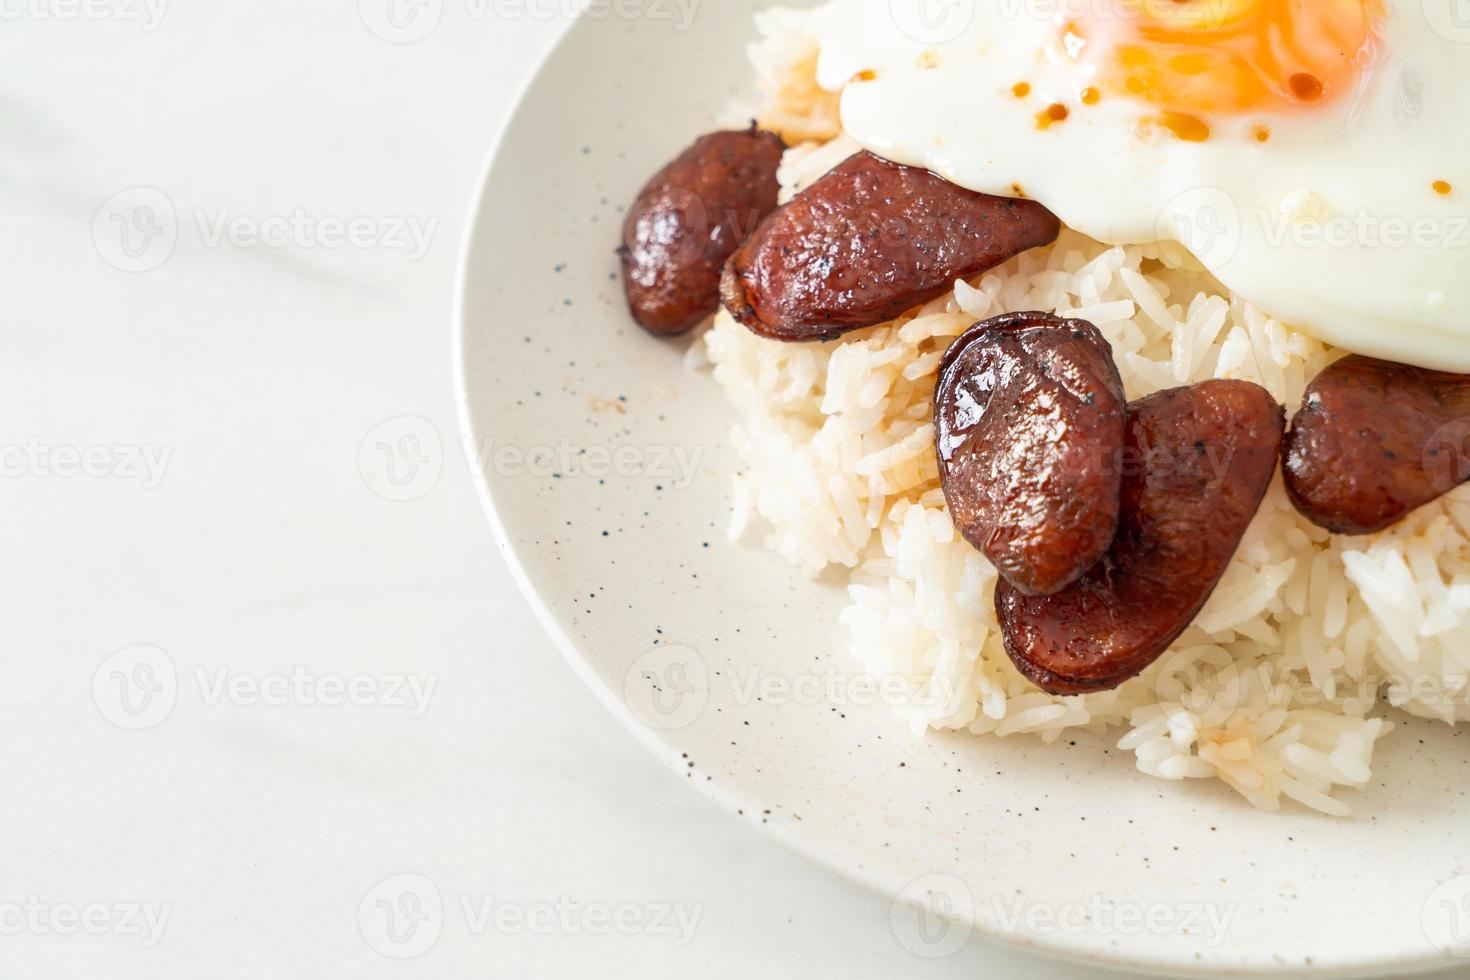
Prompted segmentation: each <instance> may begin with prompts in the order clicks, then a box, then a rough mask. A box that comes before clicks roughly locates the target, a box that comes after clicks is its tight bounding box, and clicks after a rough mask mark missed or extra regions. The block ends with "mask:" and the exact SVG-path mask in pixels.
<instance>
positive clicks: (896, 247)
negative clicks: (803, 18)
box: [721, 153, 1061, 341]
mask: <svg viewBox="0 0 1470 980" xmlns="http://www.w3.org/2000/svg"><path fill="white" fill-rule="evenodd" d="M1060 230H1061V225H1060V223H1059V222H1058V221H1057V219H1056V218H1055V217H1054V216H1053V215H1052V213H1051V212H1050V211H1048V210H1046V208H1044V207H1042V206H1041V205H1039V204H1037V203H1036V202H1034V201H1020V200H1013V199H1011V198H1005V197H990V196H989V195H986V194H976V193H974V192H973V191H967V190H965V189H964V188H963V187H959V186H957V185H955V184H952V183H950V182H949V181H947V180H945V179H944V178H943V177H939V176H936V175H935V174H932V173H930V172H929V171H927V170H922V169H919V168H916V167H905V166H901V165H899V164H896V163H889V162H888V161H887V160H883V159H880V158H878V157H875V156H873V155H872V154H871V153H859V154H857V155H856V156H853V157H850V158H849V159H848V160H846V161H845V162H843V163H841V164H839V165H838V166H837V167H836V168H835V169H834V170H832V171H831V172H830V173H828V174H827V175H826V176H825V177H823V178H822V179H821V180H819V181H817V182H816V183H815V184H813V185H812V186H810V187H808V188H807V189H806V190H805V191H803V192H802V193H801V194H799V195H797V196H796V198H795V199H794V200H792V201H791V202H790V203H789V204H787V205H785V206H784V207H782V208H781V209H780V210H778V211H776V213H775V214H772V215H771V216H770V217H768V218H766V220H765V221H763V222H761V224H760V227H759V228H757V229H756V230H755V233H754V234H752V235H751V237H750V238H749V239H748V240H747V241H746V243H745V244H744V245H742V246H741V247H740V249H739V251H737V252H736V253H735V254H734V255H733V256H732V257H731V259H730V264H729V265H728V266H727V267H726V269H725V279H724V282H723V283H722V285H721V293H722V295H723V299H724V301H725V308H726V309H727V310H729V311H730V313H731V314H732V315H733V316H734V317H735V319H737V320H739V321H740V322H741V323H743V324H745V325H746V326H747V327H749V328H750V329H751V330H753V331H754V332H755V333H758V334H760V335H762V336H764V337H770V338H773V339H775V340H792V341H801V340H830V339H831V338H833V337H836V336H838V335H840V334H842V333H845V332H846V331H848V330H856V329H858V328H859V327H871V326H873V325H874V324H877V323H882V322H883V321H884V320H891V319H893V318H894V317H896V316H898V315H899V314H900V313H902V312H904V311H905V310H907V309H910V308H911V307H914V306H917V305H919V304H921V303H927V302H928V301H929V300H931V299H934V298H935V297H936V296H939V295H942V294H943V293H944V292H945V291H946V290H948V289H951V288H953V287H954V281H955V280H956V279H965V278H969V277H970V276H974V275H977V274H979V273H981V272H984V271H985V270H986V269H989V268H991V267H992V266H996V265H999V264H1000V263H1002V262H1004V261H1006V260H1007V259H1009V258H1011V257H1012V256H1014V255H1017V254H1019V253H1021V252H1024V251H1026V250H1027V249H1028V248H1035V247H1036V246H1038V245H1047V244H1050V243H1051V242H1053V241H1055V240H1056V237H1057V234H1058V233H1059V232H1060Z"/></svg>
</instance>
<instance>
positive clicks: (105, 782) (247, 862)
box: [0, 0, 1087, 980]
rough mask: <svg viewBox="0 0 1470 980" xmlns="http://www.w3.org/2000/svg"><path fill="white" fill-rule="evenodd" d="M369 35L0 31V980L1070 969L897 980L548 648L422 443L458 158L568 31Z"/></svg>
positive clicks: (883, 922) (107, 23)
mask: <svg viewBox="0 0 1470 980" xmlns="http://www.w3.org/2000/svg"><path fill="white" fill-rule="evenodd" d="M390 2H392V3H395V4H396V3H399V2H400V0H361V2H358V0H322V2H306V3H303V2H298V0H255V2H253V3H248V4H247V3H226V2H220V0H213V2H207V0H87V2H85V3H84V2H80V0H17V2H15V3H8V4H5V5H4V7H3V9H0V19H3V20H4V21H5V22H4V23H3V25H0V53H3V57H0V198H3V216H4V217H3V220H0V260H3V266H0V267H3V270H4V273H3V281H4V284H5V290H4V296H5V298H4V302H3V303H0V345H3V351H4V356H3V358H0V376H3V383H0V407H3V414H0V418H4V419H6V420H7V424H5V425H4V427H3V435H0V500H3V503H4V509H5V513H6V515H7V519H6V520H5V521H4V522H3V523H0V534H3V537H4V549H3V550H4V553H5V554H6V555H7V556H8V558H9V560H8V561H6V562H4V563H3V565H0V568H3V569H4V571H3V573H0V574H3V575H4V576H5V588H3V589H0V633H3V636H4V644H3V648H0V649H3V651H4V653H3V656H4V683H3V684H0V738H3V743H4V746H5V751H4V755H3V759H4V761H3V763H0V766H3V772H4V786H5V806H3V807H0V964H3V965H0V973H3V975H4V976H6V977H9V978H21V977H35V978H54V977H109V978H132V977H137V978H148V980H158V978H174V977H178V978H183V977H189V978H202V977H211V978H213V977H241V978H243V977H251V978H258V977H304V978H324V977H353V978H375V977H389V978H391V977H435V978H448V977H529V976H538V977H585V976H591V975H596V976H601V977H644V976H676V975H678V976H697V977H747V976H750V975H752V974H757V973H764V974H766V975H772V974H774V975H776V976H804V977H821V976H831V977H839V976H840V977H844V978H854V977H899V976H902V977H920V976H922V977H962V976H963V977H976V976H994V975H1007V976H1008V975H1018V976H1019V975H1027V976H1038V977H1049V976H1083V975H1087V974H1086V973H1085V971H1079V970H1076V969H1074V968H1071V967H1067V966H1062V965H1056V964H1051V963H1046V962H1043V961H1040V960H1033V959H1030V958H1028V957H1025V956H1022V955H1020V954H1017V953H1014V952H1010V951H1006V950H1000V949H995V948H991V947H988V946H986V945H985V944H983V943H981V942H980V941H979V940H971V942H970V943H969V944H968V946H967V947H966V948H964V949H963V950H961V951H960V952H959V953H958V954H956V955H954V956H953V957H950V958H948V959H945V960H938V961H926V960H919V959H916V958H914V957H913V956H911V955H910V954H909V953H907V952H906V951H905V950H904V949H903V947H902V946H901V945H900V944H899V943H898V942H897V941H896V940H895V936H894V933H893V930H892V929H891V928H890V921H889V920H890V908H889V903H888V902H887V901H885V900H883V899H881V898H879V897H877V896H873V895H869V894H867V893H865V892H862V891H860V890H858V889H856V888H855V887H853V886H850V885H848V884H847V883H845V882H843V881H839V880H837V879H836V878H834V877H832V876H830V875H828V874H827V873H826V872H824V871H821V870H818V869H815V868H812V867H809V866H807V865H805V864H804V863H803V862H801V861H800V860H798V859H797V858H796V857H794V856H792V855H790V854H788V853H786V852H785V851H783V850H781V849H780V848H778V847H777V846H776V845H775V844H773V843H771V842H769V841H767V840H765V839H763V838H761V837H760V836H758V835H756V834H754V833H752V832H751V831H750V830H749V829H748V828H747V827H745V826H743V825H740V824H737V822H736V820H735V819H734V818H733V817H732V816H729V815H726V814H725V813H722V812H720V811H719V810H718V809H717V808H715V807H714V806H713V805H712V804H710V803H708V802H706V801H705V800H704V799H703V798H701V797H700V796H698V795H696V794H695V793H694V792H692V791H691V790H690V789H689V788H688V787H687V786H686V785H684V783H683V782H682V781H680V780H678V779H676V778H671V777H670V775H669V774H668V773H667V772H666V771H665V770H664V769H663V768H662V767H661V766H658V765H656V764H655V763H654V762H653V761H652V760H651V759H650V758H646V757H645V753H644V750H643V749H642V748H640V747H639V745H638V744H637V743H636V742H635V740H634V739H633V737H632V736H631V735H629V734H628V733H626V732H625V731H623V730H622V729H621V728H620V727H619V725H618V724H617V723H616V722H615V721H614V720H613V719H612V718H611V717H609V716H607V715H606V714H604V712H603V710H602V709H601V708H600V707H599V706H598V704H597V703H596V702H595V700H594V698H593V697H592V695H591V694H589V693H588V692H587V691H585V690H584V689H583V688H582V687H581V686H580V685H579V683H578V681H577V680H576V678H575V677H574V676H573V674H572V672H571V670H570V669H569V668H568V667H567V666H566V665H565V664H564V663H563V662H562V661H561V660H560V658H559V657H558V655H557V654H556V652H555V651H554V650H553V649H552V646H551V644H550V642H549V641H548V640H547V639H546V638H545V637H544V636H543V635H542V633H541V630H540V628H539V627H538V625H537V623H536V622H535V620H534V619H533V617H532V615H531V613H530V611H529V610H528V608H527V607H526V605H525V603H524V602H523V601H522V599H521V598H520V596H519V595H518V594H517V592H516V590H515V587H514V585H513V584H512V582H511V578H510V575H509V573H508V571H507V570H506V568H505V566H504V565H503V564H502V562H501V560H500V558H499V556H498V555H497V551H496V547H495V543H494V541H493V539H492V536H491V532H490V529H489V526H488V524H487V522H486V520H485V519H484V517H483V515H482V513H481V510H480V506H479V503H478V501H477V499H476V497H475V493H474V491H473V487H472V484H471V479H470V474H469V472H468V471H467V468H466V466H465V465H464V464H461V463H459V462H457V458H456V457H455V455H454V454H453V453H445V452H443V447H444V446H449V445H453V444H454V441H455V440H456V438H457V436H456V425H457V423H456V418H455V413H454V403H453V391H452V384H451V375H450V350H451V307H452V301H453V292H454V267H455V262H456V253H457V251H458V249H459V245H460V240H461V236H462V233H463V229H464V227H465V224H466V222H467V219H468V212H469V208H470V206H471V201H472V198H473V195H474V193H475V191H476V189H477V188H476V183H477V181H478V179H479V174H480V170H481V165H482V162H483V160H484V158H485V155H486V153H487V152H488V149H489V147H490V144H491V142H492V140H493V138H494V135H495V133H496V132H497V130H498V128H499V125H500V123H501V122H502V120H503V119H504V118H505V116H506V114H507V112H508V111H509V109H510V107H511V104H512V101H513V98H514V93H515V92H516V91H517V90H518V88H519V86H520V85H521V84H523V82H524V81H525V79H526V78H528V77H529V75H530V73H531V72H532V71H533V70H534V67H535V65H536V63H537V61H538V60H539V58H540V57H541V55H542V54H543V53H544V52H545V51H546V50H547V49H548V48H549V46H550V45H551V44H552V43H553V42H554V40H555V37H556V36H557V34H558V33H559V31H561V30H562V29H563V27H564V26H565V24H566V22H567V17H568V13H567V12H568V11H569V10H575V9H576V8H578V7H579V6H583V5H585V4H581V3H573V2H568V0H516V2H502V0H423V2H425V3H428V4H429V7H430V8H432V9H431V13H432V14H433V15H434V23H433V24H432V25H431V29H430V30H428V31H425V32H423V36H422V37H420V38H418V39H416V40H414V41H413V42H412V43H400V42H403V41H404V40H405V38H404V37H403V36H402V34H401V32H400V33H399V34H397V35H395V34H394V31H393V29H392V22H387V21H385V20H384V19H383V18H384V17H386V16H387V15H388V14H390V13H392V12H393V11H392V10H390V9H387V7H386V5H387V4H388V3H390ZM721 2H725V0H721ZM400 12H401V11H400ZM412 13H413V11H412V9H411V8H410V9H409V14H412ZM385 24H388V27H385V26H384V25H385ZM385 35H388V36H387V37H386V38H385ZM385 434H386V435H385ZM409 936H411V937H412V938H411V940H408V941H405V937H409ZM410 953H411V954H414V955H412V956H408V955H406V954H410Z"/></svg>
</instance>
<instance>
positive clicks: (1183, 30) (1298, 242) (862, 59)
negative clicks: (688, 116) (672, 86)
mask: <svg viewBox="0 0 1470 980" xmlns="http://www.w3.org/2000/svg"><path fill="white" fill-rule="evenodd" d="M1439 2H1440V0H1423V5H1422V6H1421V3H1420V0H833V2H831V3H829V4H828V5H827V6H825V7H823V8H821V9H820V10H818V11H817V12H816V13H815V15H814V16H813V18H812V21H811V28H810V29H811V30H812V32H813V33H814V35H815V37H816V39H817V42H818V44H819V45H820V52H821V53H820V57H819V60H818V82H819V83H820V84H821V85H822V87H823V88H826V89H828V90H831V91H840V92H841V93H842V99H841V112H842V122H843V126H844V128H845V129H846V130H847V131H848V133H850V134H851V135H852V136H853V137H854V138H855V139H856V140H857V141H858V142H859V143H861V144H862V145H863V146H864V147H866V148H867V149H870V150H872V151H873V152H875V153H877V154H879V155H881V156H884V157H887V158H889V159H892V160H895V161H897V162H900V163H906V164H911V165H914V166H923V167H927V168H929V169H931V170H933V171H934V172H936V173H938V174H941V175H943V176H945V177H947V178H948V179H950V180H952V181H954V182H955V183H957V184H960V185H962V186H965V187H968V188H970V189H972V190H976V191H981V192H984V193H988V194H999V195H1006V196H1012V197H1016V196H1024V197H1029V198H1032V199H1035V200H1037V201H1040V202H1041V203H1042V204H1045V205H1046V206H1047V207H1048V208H1050V209H1051V210H1052V211H1053V212H1055V213H1056V214H1057V216H1058V217H1060V218H1061V219H1062V220H1063V221H1064V222H1066V223H1067V224H1068V225H1070V226H1071V227H1073V228H1075V229H1077V230H1078V231H1080V232H1082V233H1084V234H1087V235H1090V236H1092V237H1093V238H1096V239H1099V240H1100V241H1103V242H1108V243H1111V244H1129V245H1131V244H1146V243H1149V242H1154V241H1160V240H1166V239H1167V240H1172V241H1177V242H1179V243H1180V244H1182V245H1183V246H1185V247H1186V248H1188V249H1189V250H1190V251H1191V252H1192V253H1193V254H1194V255H1195V256H1196V257H1197V258H1198V259H1199V261H1200V262H1201V263H1202V264H1203V265H1204V266H1205V267H1206V268H1208V269H1209V270H1210V271H1211V272H1212V273H1213V274H1214V275H1215V276H1216V277H1217V278H1218V279H1219V280H1220V281H1221V282H1222V283H1223V284H1224V285H1225V286H1227V287H1228V288H1229V289H1231V290H1232V291H1234V292H1235V293H1237V294H1238V295H1240V296H1242V297H1244V298H1246V299H1247V300H1249V301H1251V302H1253V303H1255V304H1256V305H1257V306H1259V307H1261V308H1262V309H1263V310H1265V311H1266V312H1268V313H1269V314H1271V315H1272V316H1275V317H1277V318H1279V319H1282V320H1285V321H1287V322H1289V323H1291V324H1293V325H1295V326H1298V327H1300V328H1302V329H1304V330H1306V331H1308V332H1310V333H1312V334H1314V335H1315V336H1317V337H1319V338H1321V339H1322V340H1324V341H1327V342H1329V343H1332V344H1336V345H1338V346H1341V347H1343V348H1346V349H1348V350H1352V351H1356V352H1359V353H1363V354H1369V355H1373V356H1377V357H1382V358H1387V359H1391V360H1396V361H1401V362H1404V363H1410V364H1417V365H1421V366H1425V367H1432V368H1439V369H1444V370H1453V371H1470V209H1467V206H1466V202H1467V201H1470V124H1467V122H1466V121H1465V113H1464V106H1465V99H1466V97H1467V93H1470V44H1466V43H1465V42H1467V41H1470V24H1467V25H1466V26H1465V29H1464V30H1459V29H1458V27H1457V24H1456V23H1455V22H1454V21H1453V19H1450V18H1442V17H1438V16H1436V15H1435V11H1436V10H1437V8H1436V6H1435V5H1436V4H1437V3H1439ZM1445 2H1449V0H1445ZM1461 34H1463V35H1465V36H1463V37H1462V36H1460V35H1461Z"/></svg>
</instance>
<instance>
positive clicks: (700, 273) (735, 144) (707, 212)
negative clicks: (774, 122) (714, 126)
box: [618, 126, 786, 337]
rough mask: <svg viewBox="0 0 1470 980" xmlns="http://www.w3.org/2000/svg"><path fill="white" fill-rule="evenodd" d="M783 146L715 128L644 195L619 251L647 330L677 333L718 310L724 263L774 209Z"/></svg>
mask: <svg viewBox="0 0 1470 980" xmlns="http://www.w3.org/2000/svg"><path fill="white" fill-rule="evenodd" d="M785 149H786V146H785V144H784V143H782V142H781V138H780V137H779V136H777V135H775V134H774V133H766V132H761V131H760V130H757V129H756V128H755V127H754V126H752V127H751V128H750V129H748V130H741V131H738V132H722V133H710V134H709V135H707V136H701V137H700V138H699V139H698V140H697V141H695V143H694V145H693V146H691V147H689V149H687V150H685V151H684V152H683V153H681V154H679V156H678V157H677V158H675V160H674V162H672V163H670V164H669V165H668V166H667V167H664V169H662V170H660V171H659V172H658V173H657V174H656V175H655V176H654V178H653V179H652V180H650V181H649V182H648V184H647V186H645V187H644V188H643V190H642V191H640V192H639V194H638V202H637V203H636V204H635V205H633V208H632V210H630V211H629V212H628V217H627V220H626V221H625V222H624V223H623V246H622V248H620V249H619V250H618V251H619V254H621V255H622V259H623V276H624V280H625V283H626V287H627V293H628V308H629V309H630V310H632V312H633V318H634V319H635V320H637V321H638V322H639V324H641V325H642V326H643V327H644V328H645V329H646V330H648V331H649V332H650V333H654V334H658V335H660V336H665V337H672V336H675V335H677V334H681V333H685V332H686V331H689V330H692V329H693V328H694V327H696V326H698V325H699V323H700V321H701V320H703V319H704V318H705V317H707V316H709V315H710V314H712V313H714V312H715V311H716V310H717V309H719V306H720V271H721V270H722V269H723V268H724V266H725V260H726V259H728V258H729V257H730V253H731V252H733V251H735V249H736V247H738V246H739V245H740V243H741V242H742V241H743V240H744V239H745V236H746V235H748V234H750V232H751V230H752V229H754V228H755V226H756V224H757V223H758V222H759V221H760V219H761V218H763V217H765V216H766V215H767V214H769V213H770V212H771V211H772V210H774V209H775V207H776V195H777V193H778V192H779V190H780V184H779V183H778V182H777V181H776V168H777V167H779V166H780V164H781V154H782V152H783V151H784V150H785Z"/></svg>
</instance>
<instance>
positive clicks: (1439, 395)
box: [1283, 354, 1470, 534]
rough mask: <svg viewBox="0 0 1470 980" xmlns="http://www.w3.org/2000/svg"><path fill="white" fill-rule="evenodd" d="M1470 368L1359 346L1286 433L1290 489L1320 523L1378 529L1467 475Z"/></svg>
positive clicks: (1317, 385)
mask: <svg viewBox="0 0 1470 980" xmlns="http://www.w3.org/2000/svg"><path fill="white" fill-rule="evenodd" d="M1467 445H1470V376H1466V375H1463V374H1448V373H1445V372H1443V371H1428V370H1425V369H1423V368H1416V367H1411V366H1410V365H1407V364H1394V363H1392V362H1389V361H1380V360H1375V359H1373V358H1370V357H1360V356H1358V355H1356V354H1355V355H1352V356H1349V357H1345V358H1343V359H1342V360H1340V361H1338V362H1337V363H1336V364H1334V365H1332V366H1331V367H1329V368H1328V369H1327V370H1325V371H1323V372H1322V373H1321V374H1319V375H1317V377H1316V378H1314V379H1313V380H1312V383H1311V384H1310V385H1308V386H1307V394H1306V399H1305V400H1304V401H1303V402H1302V408H1301V411H1299V412H1298V413H1297V415H1296V418H1295V419H1293V420H1292V425H1291V432H1290V433H1289V434H1288V435H1287V437H1286V448H1285V455H1284V458H1283V466H1284V469H1285V471H1286V489H1287V492H1288V493H1290V494H1291V500H1292V503H1294V504H1296V506H1297V509H1298V510H1300V511H1301V512H1302V513H1303V514H1304V515H1306V517H1307V518H1308V519H1309V520H1311V521H1312V522H1313V523H1314V524H1317V525H1319V526H1321V527H1325V528H1327V529H1328V530H1329V531H1332V532H1334V533H1337V534H1372V533H1373V532H1375V531H1381V530H1383V529H1384V528H1386V527H1389V526H1390V525H1392V524H1395V523H1397V522H1398V521H1400V520H1402V519H1403V517H1404V515H1405V514H1407V513H1408V512H1409V511H1411V510H1414V509H1415V508H1417V507H1422V506H1424V505H1425V504H1427V503H1430V502H1432V501H1435V500H1438V499H1439V498H1440V497H1441V496H1443V495H1444V494H1446V493H1448V492H1449V491H1451V490H1453V489H1454V488H1455V487H1457V486H1459V485H1460V484H1461V483H1464V482H1465V481H1466V480H1470V460H1467V457H1466V447H1467Z"/></svg>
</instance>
